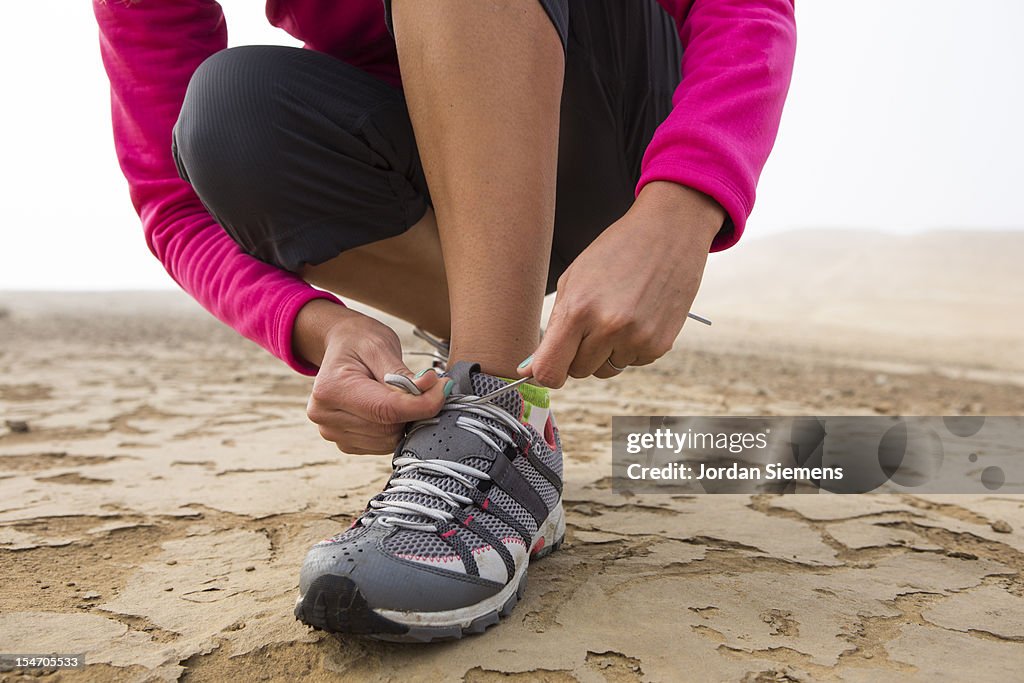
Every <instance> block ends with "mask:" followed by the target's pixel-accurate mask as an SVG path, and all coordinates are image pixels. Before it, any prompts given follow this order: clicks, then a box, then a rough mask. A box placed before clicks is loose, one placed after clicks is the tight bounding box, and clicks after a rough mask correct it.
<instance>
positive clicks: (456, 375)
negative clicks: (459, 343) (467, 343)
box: [445, 361, 523, 418]
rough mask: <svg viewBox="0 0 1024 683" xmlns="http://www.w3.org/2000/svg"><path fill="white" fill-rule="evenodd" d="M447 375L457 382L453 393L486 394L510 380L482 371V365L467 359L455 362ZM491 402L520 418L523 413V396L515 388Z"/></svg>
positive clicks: (503, 385)
mask: <svg viewBox="0 0 1024 683" xmlns="http://www.w3.org/2000/svg"><path fill="white" fill-rule="evenodd" d="M445 375H446V376H447V377H451V378H452V380H453V381H454V382H455V386H454V387H452V393H453V394H472V395H473V396H486V395H487V394H489V393H491V392H492V391H497V390H498V389H501V388H503V387H505V386H508V382H506V381H505V380H503V379H500V378H498V377H495V376H494V375H488V374H487V373H485V372H481V371H480V366H479V365H478V364H477V363H468V362H466V361H460V362H458V363H455V364H454V365H453V366H452V367H451V369H449V370H448V372H447V373H445ZM490 402H491V403H493V404H494V405H496V406H498V407H499V408H501V409H502V410H504V411H505V412H507V413H510V414H511V415H512V416H513V417H517V418H518V417H521V416H522V414H523V396H522V394H520V393H519V392H518V391H516V390H515V389H509V390H508V391H506V392H504V393H502V394H499V395H497V396H495V397H494V398H492V399H491V400H490Z"/></svg>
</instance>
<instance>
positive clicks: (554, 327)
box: [519, 300, 583, 389]
mask: <svg viewBox="0 0 1024 683" xmlns="http://www.w3.org/2000/svg"><path fill="white" fill-rule="evenodd" d="M582 339H583V331H582V330H581V329H580V326H579V324H578V323H577V322H576V321H575V319H574V318H573V317H572V316H570V315H569V314H568V313H566V312H565V311H564V310H562V309H561V308H559V307H558V302H557V300H556V302H555V310H554V311H552V312H551V321H550V322H549V323H548V329H547V330H546V331H545V333H544V339H542V340H541V342H540V345H539V346H538V347H537V350H536V351H534V353H533V356H531V357H530V358H529V359H528V362H526V363H525V364H524V365H523V367H521V368H520V369H519V374H520V375H522V376H524V377H529V376H532V377H533V378H534V379H535V380H536V381H537V383H538V384H540V385H541V386H545V387H549V388H551V389H558V388H559V387H561V386H562V385H563V384H565V380H566V376H567V375H568V373H569V365H570V364H571V363H572V361H573V359H574V358H575V357H576V352H577V350H578V349H579V346H580V341H581V340H582Z"/></svg>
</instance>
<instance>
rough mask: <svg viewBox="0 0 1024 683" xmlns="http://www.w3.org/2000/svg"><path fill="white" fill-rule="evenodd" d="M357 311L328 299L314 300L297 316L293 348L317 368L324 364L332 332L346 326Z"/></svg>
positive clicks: (293, 333)
mask: <svg viewBox="0 0 1024 683" xmlns="http://www.w3.org/2000/svg"><path fill="white" fill-rule="evenodd" d="M353 315H359V314H358V313H356V312H355V311H353V310H351V309H349V308H346V307H345V306H342V305H340V304H336V303H334V302H332V301H328V300H326V299H313V300H312V301H310V302H309V303H307V304H306V305H305V306H303V307H302V308H301V309H299V313H298V315H296V316H295V324H294V326H293V327H292V346H293V348H294V350H295V354H296V355H297V356H299V358H301V359H302V360H304V361H306V362H307V363H310V364H312V365H315V366H317V367H319V366H320V364H321V363H323V360H324V353H325V352H326V351H327V342H328V340H329V338H330V336H331V333H332V330H335V329H337V328H338V327H339V326H340V325H343V324H345V323H346V322H347V321H348V320H350V319H351V318H352V316H353Z"/></svg>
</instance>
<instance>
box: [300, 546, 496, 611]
mask: <svg viewBox="0 0 1024 683" xmlns="http://www.w3.org/2000/svg"><path fill="white" fill-rule="evenodd" d="M386 535H387V534H386V533H383V534H382V533H381V532H380V531H378V530H375V529H370V530H368V531H367V532H364V533H362V534H360V535H358V536H357V537H355V538H352V539H347V540H340V541H334V542H327V543H321V544H318V545H316V546H314V547H313V548H312V549H311V550H310V551H309V553H308V554H307V555H306V560H305V562H304V563H303V565H302V572H301V574H300V578H299V592H300V594H302V595H305V594H306V592H307V590H308V589H309V587H310V586H311V585H312V584H313V582H314V581H316V580H317V579H318V578H320V577H321V576H325V575H334V576H344V577H347V578H349V579H350V580H352V581H353V582H354V583H355V585H356V587H357V588H358V590H359V592H360V593H361V594H362V595H363V597H364V598H365V599H366V602H367V604H368V605H369V606H370V607H371V608H375V609H393V610H403V611H414V612H421V611H422V612H438V611H445V610H451V609H458V608H461V607H466V606H469V605H472V604H474V603H477V602H480V601H481V600H485V599H487V598H489V597H491V596H493V595H495V594H496V593H497V592H498V591H500V590H501V589H502V588H503V586H502V585H501V584H498V583H496V582H494V581H489V580H487V579H482V578H480V577H476V576H469V575H467V574H464V573H462V572H456V571H451V570H447V569H443V568H441V567H431V566H429V565H426V564H423V563H419V562H413V561H410V560H404V559H402V558H397V557H394V556H392V555H390V554H388V553H387V552H386V551H385V550H384V549H383V548H382V546H381V540H382V538H383V537H384V536H386Z"/></svg>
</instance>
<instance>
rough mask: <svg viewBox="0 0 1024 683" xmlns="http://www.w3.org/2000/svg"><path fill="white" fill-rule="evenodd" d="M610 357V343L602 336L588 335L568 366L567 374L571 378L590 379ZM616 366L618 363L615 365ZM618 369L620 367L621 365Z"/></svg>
mask: <svg viewBox="0 0 1024 683" xmlns="http://www.w3.org/2000/svg"><path fill="white" fill-rule="evenodd" d="M611 355H612V342H611V340H609V339H608V337H606V336H604V335H596V334H589V335H587V336H585V337H584V338H583V341H581V342H580V347H579V350H577V351H576V358H574V359H573V361H572V364H571V365H570V366H569V374H570V375H572V376H573V377H577V378H580V377H590V376H591V375H593V374H594V373H595V372H597V371H598V370H599V369H600V368H601V366H602V365H607V363H606V361H607V360H608V357H609V356H611ZM616 365H618V363H616ZM619 367H622V366H621V365H620V366H619Z"/></svg>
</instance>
